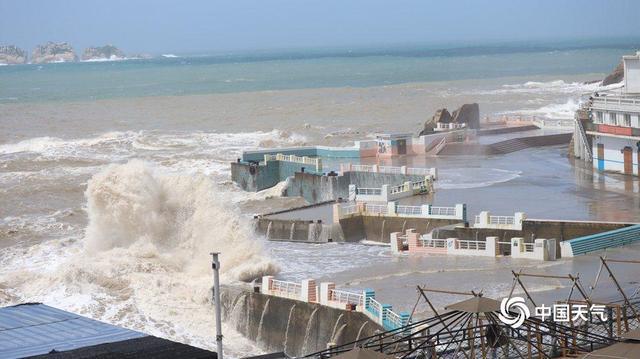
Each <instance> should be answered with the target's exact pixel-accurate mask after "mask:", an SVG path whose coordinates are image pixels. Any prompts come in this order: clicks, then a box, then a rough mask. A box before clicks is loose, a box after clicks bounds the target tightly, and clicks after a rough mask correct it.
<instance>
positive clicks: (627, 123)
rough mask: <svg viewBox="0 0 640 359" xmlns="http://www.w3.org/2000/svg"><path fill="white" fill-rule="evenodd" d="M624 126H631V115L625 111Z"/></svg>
mask: <svg viewBox="0 0 640 359" xmlns="http://www.w3.org/2000/svg"><path fill="white" fill-rule="evenodd" d="M622 126H626V127H631V115H630V114H628V113H625V114H624V115H623V117H622Z"/></svg>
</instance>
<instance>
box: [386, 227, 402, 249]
mask: <svg viewBox="0 0 640 359" xmlns="http://www.w3.org/2000/svg"><path fill="white" fill-rule="evenodd" d="M401 234H402V232H391V234H390V235H389V240H390V242H391V252H393V253H400V252H402V249H403V248H402V239H401V238H398V236H400V235H401Z"/></svg>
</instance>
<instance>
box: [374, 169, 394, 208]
mask: <svg viewBox="0 0 640 359" xmlns="http://www.w3.org/2000/svg"><path fill="white" fill-rule="evenodd" d="M376 172H377V171H376ZM390 194H391V189H390V188H389V185H388V184H383V185H382V191H381V193H380V195H381V196H382V200H383V201H384V202H388V201H389V195H390Z"/></svg>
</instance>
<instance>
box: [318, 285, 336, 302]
mask: <svg viewBox="0 0 640 359" xmlns="http://www.w3.org/2000/svg"><path fill="white" fill-rule="evenodd" d="M334 289H336V284H335V283H332V282H322V283H320V304H322V305H329V301H330V300H331V291H332V290H334Z"/></svg>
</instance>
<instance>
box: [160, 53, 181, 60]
mask: <svg viewBox="0 0 640 359" xmlns="http://www.w3.org/2000/svg"><path fill="white" fill-rule="evenodd" d="M162 57H166V58H168V59H175V58H178V57H180V56H178V55H174V54H162Z"/></svg>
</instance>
